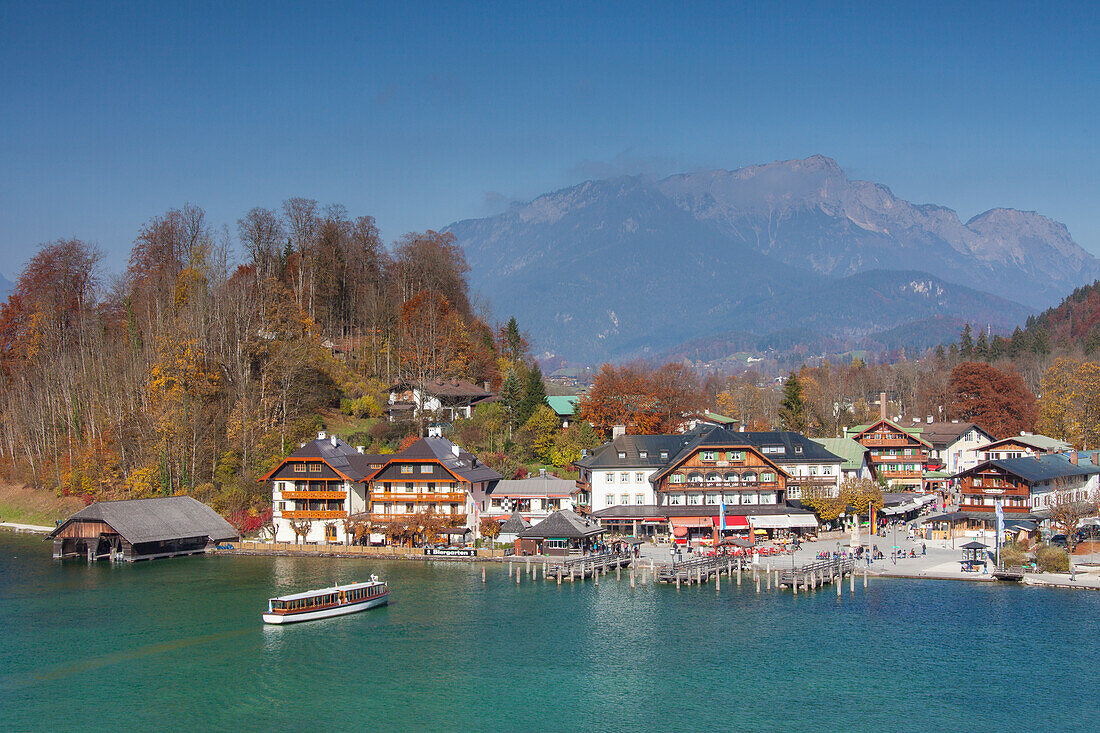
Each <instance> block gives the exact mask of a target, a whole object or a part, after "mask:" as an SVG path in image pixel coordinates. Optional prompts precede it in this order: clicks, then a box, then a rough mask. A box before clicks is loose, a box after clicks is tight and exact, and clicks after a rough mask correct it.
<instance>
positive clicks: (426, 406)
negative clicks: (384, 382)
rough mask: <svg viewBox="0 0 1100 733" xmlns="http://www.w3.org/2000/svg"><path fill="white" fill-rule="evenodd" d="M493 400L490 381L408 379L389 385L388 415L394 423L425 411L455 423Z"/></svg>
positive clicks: (412, 417) (427, 413)
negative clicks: (477, 383)
mask: <svg viewBox="0 0 1100 733" xmlns="http://www.w3.org/2000/svg"><path fill="white" fill-rule="evenodd" d="M492 399H495V397H494V395H493V393H492V392H490V391H489V383H488V382H485V383H484V385H483V386H481V387H479V386H477V385H476V384H472V383H470V382H467V381H466V380H465V379H434V380H430V381H426V382H417V381H412V380H406V381H401V382H398V383H396V384H394V385H393V386H392V387H390V397H389V404H388V405H387V407H386V414H387V415H388V416H389V419H390V421H391V422H392V421H394V420H399V419H401V418H402V417H408V418H410V419H417V418H419V417H420V416H421V415H422V414H425V415H434V416H437V417H439V418H440V419H441V420H443V421H446V422H454V421H455V420H457V419H459V418H468V417H470V416H471V415H473V412H474V407H475V406H477V405H479V404H481V403H482V402H486V401H489V400H492Z"/></svg>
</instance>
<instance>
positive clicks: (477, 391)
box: [390, 378, 492, 399]
mask: <svg viewBox="0 0 1100 733" xmlns="http://www.w3.org/2000/svg"><path fill="white" fill-rule="evenodd" d="M406 387H414V388H416V389H419V390H421V391H422V392H426V393H428V394H430V395H436V396H437V397H469V398H473V399H484V398H486V397H491V396H492V393H491V392H487V391H485V390H484V389H482V388H481V387H478V386H477V385H476V384H473V383H471V382H467V381H466V380H465V379H454V378H452V379H431V380H428V381H426V382H418V381H415V380H410V381H407V382H398V383H397V384H395V385H393V386H392V387H390V391H397V390H400V389H402V388H406Z"/></svg>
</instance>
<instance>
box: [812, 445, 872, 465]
mask: <svg viewBox="0 0 1100 733" xmlns="http://www.w3.org/2000/svg"><path fill="white" fill-rule="evenodd" d="M814 442H815V443H820V444H821V445H822V447H824V448H825V450H827V451H829V452H830V453H832V454H833V455H836V456H840V458H841V459H842V460H843V461H844V463H842V464H841V466H840V468H841V470H843V471H858V470H859V469H860V468H862V467H863V462H864V460H865V459H866V457H867V447H866V446H865V445H863V444H862V443H860V442H859V441H856V440H853V439H852V438H814Z"/></svg>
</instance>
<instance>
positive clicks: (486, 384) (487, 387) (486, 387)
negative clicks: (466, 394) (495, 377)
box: [485, 382, 492, 392]
mask: <svg viewBox="0 0 1100 733" xmlns="http://www.w3.org/2000/svg"><path fill="white" fill-rule="evenodd" d="M485 391H486V392H490V391H492V390H490V389H489V382H485Z"/></svg>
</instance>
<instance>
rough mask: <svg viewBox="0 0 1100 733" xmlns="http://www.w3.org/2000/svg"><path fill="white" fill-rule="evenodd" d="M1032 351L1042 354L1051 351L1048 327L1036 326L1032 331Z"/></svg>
mask: <svg viewBox="0 0 1100 733" xmlns="http://www.w3.org/2000/svg"><path fill="white" fill-rule="evenodd" d="M1031 351H1032V353H1034V354H1040V355H1042V354H1049V353H1050V336H1048V335H1047V332H1046V329H1044V328H1042V327H1039V326H1036V327H1035V329H1034V330H1033V331H1032V333H1031Z"/></svg>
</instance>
